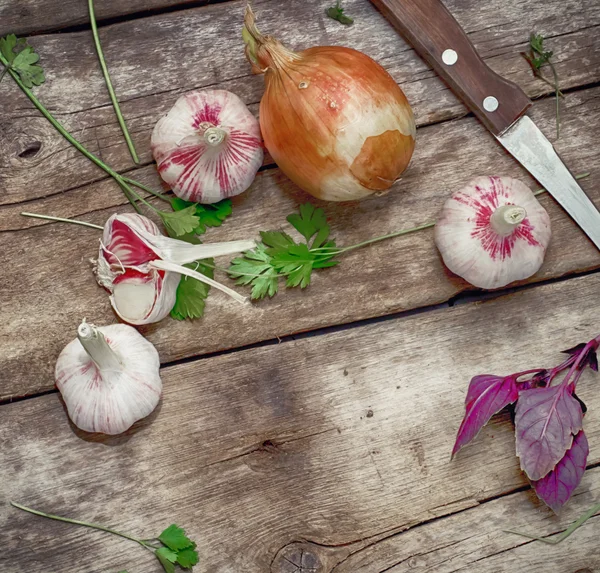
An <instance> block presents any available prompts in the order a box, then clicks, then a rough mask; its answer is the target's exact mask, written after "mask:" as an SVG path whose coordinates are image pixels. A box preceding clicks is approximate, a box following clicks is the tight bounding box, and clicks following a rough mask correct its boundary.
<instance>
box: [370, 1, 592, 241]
mask: <svg viewBox="0 0 600 573" xmlns="http://www.w3.org/2000/svg"><path fill="white" fill-rule="evenodd" d="M371 2H373V4H375V6H376V7H377V8H378V9H379V10H380V12H381V13H382V14H383V15H384V16H385V17H386V18H387V19H388V20H389V21H390V23H391V24H392V25H393V26H394V27H395V28H396V29H397V30H398V31H399V32H400V34H401V35H402V36H404V37H405V38H406V40H407V41H408V42H409V43H410V44H411V45H412V46H413V47H414V48H415V50H416V51H417V52H418V53H419V55H420V56H421V57H422V58H423V59H425V60H426V61H427V62H428V63H429V65H431V67H432V68H433V69H434V70H435V71H436V72H437V73H438V75H440V76H441V77H442V79H444V80H445V81H446V83H447V84H448V85H449V86H450V88H451V89H452V91H454V92H455V93H456V95H457V96H458V97H459V98H460V99H461V100H462V101H463V102H464V103H465V104H466V105H467V107H468V108H469V109H470V110H471V111H473V113H474V114H475V115H476V116H477V117H478V118H479V119H480V120H481V122H482V123H483V124H484V126H485V127H486V128H487V129H488V130H489V131H491V132H492V134H493V135H494V136H495V138H496V139H497V140H498V142H499V143H501V144H502V145H503V146H504V148H505V149H506V150H507V151H508V152H509V153H510V154H511V155H512V156H513V157H514V158H515V159H517V161H519V163H521V165H523V167H525V168H526V169H527V170H528V171H529V172H530V173H531V174H532V175H533V176H534V177H535V178H536V179H537V180H538V181H539V182H540V183H541V185H542V186H543V187H544V188H545V189H546V190H547V191H548V192H549V193H550V194H551V195H552V196H553V197H554V198H555V199H556V200H557V201H558V203H559V204H560V205H561V206H562V207H563V209H565V211H567V213H569V215H570V216H571V217H572V218H573V220H574V221H575V222H576V223H577V224H578V225H579V226H580V227H581V229H582V230H583V231H584V232H585V234H586V235H587V236H588V237H589V238H590V239H591V240H592V242H593V243H594V244H595V245H596V247H597V248H598V249H600V212H598V209H597V208H596V206H595V205H594V203H593V202H592V201H591V200H590V198H589V197H588V196H587V195H586V194H585V192H584V191H583V189H582V188H581V187H580V186H579V184H578V183H577V181H576V179H575V177H573V175H572V174H571V173H570V172H569V170H568V169H567V167H566V166H565V164H564V163H563V162H562V160H561V159H560V157H559V156H558V154H557V153H556V151H555V150H554V147H553V146H552V144H551V143H550V141H548V139H546V137H545V136H544V134H543V133H542V132H541V131H540V130H539V128H538V127H537V126H536V125H535V123H534V122H533V121H532V120H531V118H529V116H527V115H524V114H525V112H526V111H527V109H528V108H529V107H530V106H531V100H530V99H529V98H528V97H527V95H526V94H525V93H524V92H523V90H521V88H519V87H518V86H517V85H516V84H514V83H512V82H510V81H508V80H506V79H504V78H502V77H501V76H499V75H498V74H496V73H495V72H493V71H492V70H491V69H490V68H489V67H488V66H487V65H486V64H485V62H484V61H483V60H482V59H481V57H480V56H479V55H478V54H477V52H476V50H475V48H474V46H473V44H471V41H470V40H469V38H468V37H467V35H466V34H465V32H464V31H463V29H462V28H461V27H460V24H459V23H458V22H457V21H456V20H455V19H454V17H453V16H452V14H450V12H449V11H448V10H447V8H446V7H445V6H444V4H443V3H442V2H441V0H371Z"/></svg>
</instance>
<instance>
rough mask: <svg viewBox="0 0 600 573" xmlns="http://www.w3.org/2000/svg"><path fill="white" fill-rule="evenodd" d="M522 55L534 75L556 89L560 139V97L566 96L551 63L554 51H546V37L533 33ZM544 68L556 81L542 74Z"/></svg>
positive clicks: (557, 129) (557, 136)
mask: <svg viewBox="0 0 600 573" xmlns="http://www.w3.org/2000/svg"><path fill="white" fill-rule="evenodd" d="M522 55H523V57H524V58H525V59H526V60H527V61H528V62H529V65H530V66H531V69H532V71H533V75H534V76H535V77H537V78H539V79H540V80H542V81H544V82H546V83H547V84H548V85H550V86H552V88H553V89H554V94H555V98H556V139H558V138H559V137H560V105H559V97H564V95H563V93H562V92H561V91H560V88H559V86H558V74H557V73H556V68H555V67H554V63H553V62H552V61H550V58H552V56H553V55H554V52H553V51H552V50H546V48H545V47H544V37H543V36H542V35H541V34H535V33H532V34H531V36H529V51H528V52H522ZM544 66H548V67H549V68H550V70H551V71H552V76H553V78H554V81H550V80H549V79H548V78H546V76H544V74H543V73H542V68H543V67H544Z"/></svg>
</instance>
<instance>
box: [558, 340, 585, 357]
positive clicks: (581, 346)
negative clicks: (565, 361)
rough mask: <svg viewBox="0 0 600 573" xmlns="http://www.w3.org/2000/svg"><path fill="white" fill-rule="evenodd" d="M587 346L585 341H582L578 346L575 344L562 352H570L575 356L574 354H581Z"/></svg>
mask: <svg viewBox="0 0 600 573" xmlns="http://www.w3.org/2000/svg"><path fill="white" fill-rule="evenodd" d="M586 346H587V344H586V343H585V342H580V343H579V344H578V345H577V346H573V348H568V349H567V350H563V351H562V352H563V354H570V355H571V356H573V354H579V353H580V352H581V351H582V350H583V349H584V348H585V347H586Z"/></svg>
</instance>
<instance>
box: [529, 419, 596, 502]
mask: <svg viewBox="0 0 600 573" xmlns="http://www.w3.org/2000/svg"><path fill="white" fill-rule="evenodd" d="M589 453H590V449H589V447H588V441H587V438H586V437H585V434H584V433H583V430H581V431H580V432H579V433H578V434H577V435H576V436H575V437H574V438H573V445H572V446H571V448H570V449H569V450H567V452H566V453H565V456H564V457H563V459H562V460H560V462H558V464H556V467H555V468H554V469H553V470H552V471H551V472H550V473H549V474H547V475H546V476H544V477H543V478H542V479H540V480H538V481H532V482H531V485H532V486H533V488H534V489H535V493H537V495H538V497H539V498H540V499H541V500H542V501H543V502H544V503H546V505H548V506H549V507H550V508H552V511H554V513H558V511H559V510H560V508H561V507H562V506H563V505H564V504H565V503H567V501H569V498H570V497H571V494H572V493H573V491H574V490H575V488H576V487H577V486H578V485H579V482H580V481H581V478H582V477H583V472H585V465H586V462H587V457H588V454H589Z"/></svg>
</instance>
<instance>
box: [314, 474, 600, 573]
mask: <svg viewBox="0 0 600 573" xmlns="http://www.w3.org/2000/svg"><path fill="white" fill-rule="evenodd" d="M580 490H581V493H580V494H578V495H576V496H574V497H573V498H572V499H571V501H570V502H569V504H568V505H567V506H566V507H565V508H564V509H563V510H562V512H561V514H560V516H556V515H552V514H550V513H549V512H548V511H545V510H542V511H540V507H539V505H538V504H537V503H536V502H535V497H534V494H533V493H532V491H531V490H528V491H525V492H520V493H516V494H513V495H509V496H506V497H503V498H500V499H497V500H494V501H490V502H487V503H484V504H482V505H479V506H477V507H475V508H473V509H469V510H467V511H464V512H461V513H458V514H456V515H452V516H450V517H447V518H444V519H438V520H435V521H433V522H431V523H427V524H425V525H422V526H419V527H416V528H414V529H410V530H409V531H406V532H401V533H399V534H392V535H389V536H387V537H386V538H385V539H384V540H382V541H375V542H373V543H370V544H369V545H367V546H366V547H365V548H364V549H359V550H357V551H356V552H353V553H352V554H351V555H349V556H348V557H347V558H342V559H341V561H340V562H339V563H338V564H337V565H336V566H334V567H333V569H331V572H332V573H373V572H375V571H385V572H386V573H387V572H389V573H405V572H406V573H408V572H410V573H425V572H426V571H435V573H454V572H457V571H460V572H461V573H462V572H464V573H466V572H473V573H512V572H513V571H518V570H521V571H527V573H564V572H567V571H572V572H575V573H577V572H579V573H589V572H593V571H598V570H599V569H600V551H599V550H598V542H597V539H598V532H599V531H600V515H599V516H597V517H595V518H592V520H591V521H589V522H588V523H587V524H586V525H585V527H584V528H583V529H581V530H579V531H577V533H575V534H574V536H573V537H571V538H569V539H568V540H566V541H563V542H561V543H560V544H558V545H545V544H542V543H540V542H530V541H528V540H525V539H523V538H519V537H517V536H514V535H511V534H507V533H505V532H504V531H505V530H507V529H515V530H517V531H523V532H526V533H529V534H532V535H538V536H550V535H552V534H553V533H559V532H562V531H564V530H565V529H566V527H568V526H569V525H570V524H571V523H572V522H573V521H575V520H576V519H577V518H578V517H579V516H580V515H581V514H583V513H584V512H585V511H587V510H588V509H589V508H590V507H592V506H593V505H594V504H596V503H597V502H598V499H599V498H600V469H599V468H596V469H593V470H588V472H587V473H586V475H585V476H584V478H583V481H582V484H581V486H580ZM310 549H311V547H310V546H308V547H307V550H308V551H310ZM330 553H331V555H330V557H333V556H334V555H335V554H336V550H335V549H332V550H331V552H330ZM340 553H341V552H340V551H339V550H337V554H338V555H337V558H338V559H339V557H340V556H339V554H340Z"/></svg>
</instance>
